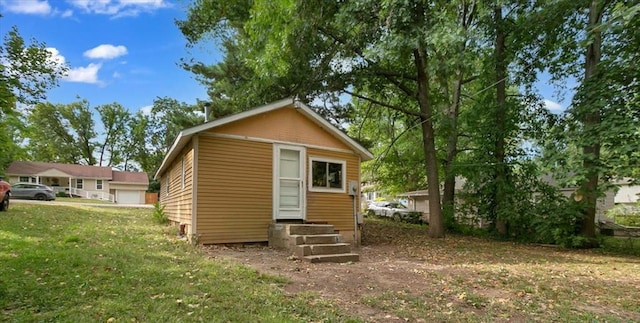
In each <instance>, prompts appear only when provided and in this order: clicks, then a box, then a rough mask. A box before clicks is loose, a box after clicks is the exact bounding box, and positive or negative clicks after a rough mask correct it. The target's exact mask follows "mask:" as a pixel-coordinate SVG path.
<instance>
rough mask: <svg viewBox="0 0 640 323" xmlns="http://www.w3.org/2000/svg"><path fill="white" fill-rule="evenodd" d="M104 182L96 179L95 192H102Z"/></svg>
mask: <svg viewBox="0 0 640 323" xmlns="http://www.w3.org/2000/svg"><path fill="white" fill-rule="evenodd" d="M103 188H104V182H103V181H102V180H101V179H96V190H101V191H102V190H103Z"/></svg>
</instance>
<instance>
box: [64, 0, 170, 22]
mask: <svg viewBox="0 0 640 323" xmlns="http://www.w3.org/2000/svg"><path fill="white" fill-rule="evenodd" d="M69 2H70V3H71V4H72V5H74V6H75V7H77V8H80V9H82V10H83V11H85V12H87V13H95V14H102V15H109V16H113V17H114V18H119V17H126V16H137V15H138V14H140V13H141V12H152V11H155V10H158V9H161V8H166V7H169V6H170V4H169V3H167V2H166V1H165V0H70V1H69Z"/></svg>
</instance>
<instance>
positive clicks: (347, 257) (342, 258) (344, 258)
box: [302, 253, 360, 263]
mask: <svg viewBox="0 0 640 323" xmlns="http://www.w3.org/2000/svg"><path fill="white" fill-rule="evenodd" d="M302 260H304V261H308V262H310V263H320V262H336V263H344V262H358V261H360V256H359V255H357V254H353V253H349V254H340V255H332V256H324V257H323V256H306V257H304V258H302Z"/></svg>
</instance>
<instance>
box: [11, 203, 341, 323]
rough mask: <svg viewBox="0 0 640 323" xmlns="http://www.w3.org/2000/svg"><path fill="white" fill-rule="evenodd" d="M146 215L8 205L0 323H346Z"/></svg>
mask: <svg viewBox="0 0 640 323" xmlns="http://www.w3.org/2000/svg"><path fill="white" fill-rule="evenodd" d="M151 213H152V210H140V209H106V208H105V209H99V208H95V207H93V208H88V207H83V206H81V205H78V206H46V205H26V204H14V205H13V206H12V208H11V210H10V211H9V212H3V213H0V224H1V225H0V264H1V265H0V321H4V322H7V321H9V322H11V321H13V322H26V321H35V322H45V321H63V322H100V321H102V322H105V321H114V320H115V321H121V322H124V321H128V322H137V321H146V322H176V321H211V322H227V321H232V322H305V321H323V320H328V321H348V320H349V319H348V318H347V317H345V316H343V313H342V312H341V311H340V310H337V309H336V308H335V306H334V305H333V304H332V303H331V302H329V301H326V300H322V299H320V298H319V296H317V295H313V294H302V295H299V296H286V295H285V294H284V293H283V292H282V288H281V287H282V286H283V285H284V284H286V283H287V281H286V280H285V279H283V278H279V277H273V276H267V275H264V274H260V273H258V272H257V271H255V270H253V269H250V268H249V267H246V266H241V265H237V264H233V263H231V262H228V261H224V260H219V259H210V258H208V257H206V256H204V255H203V253H202V252H201V251H200V249H197V248H194V247H191V246H190V245H188V244H187V243H184V242H182V241H178V240H176V239H175V238H174V237H173V236H172V235H170V234H169V232H170V231H171V230H170V229H169V228H167V227H163V226H158V225H154V224H152V220H151Z"/></svg>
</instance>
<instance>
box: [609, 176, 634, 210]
mask: <svg viewBox="0 0 640 323" xmlns="http://www.w3.org/2000/svg"><path fill="white" fill-rule="evenodd" d="M615 185H616V186H617V187H618V191H617V192H616V195H615V197H614V200H613V201H614V202H615V203H616V204H631V203H637V202H638V200H639V199H640V185H637V184H635V185H633V184H631V178H623V179H622V180H620V181H617V182H615Z"/></svg>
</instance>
